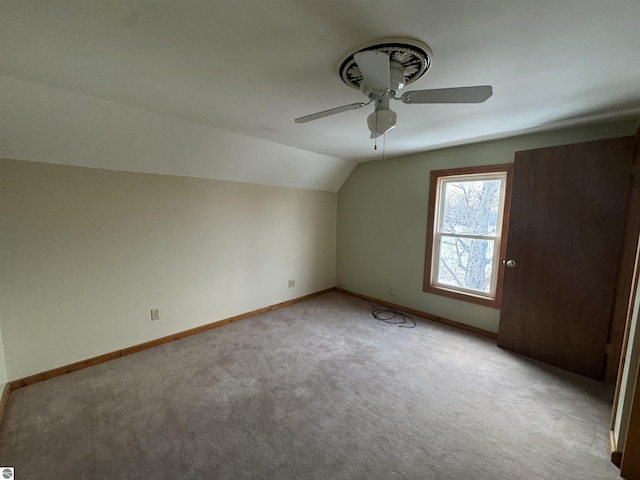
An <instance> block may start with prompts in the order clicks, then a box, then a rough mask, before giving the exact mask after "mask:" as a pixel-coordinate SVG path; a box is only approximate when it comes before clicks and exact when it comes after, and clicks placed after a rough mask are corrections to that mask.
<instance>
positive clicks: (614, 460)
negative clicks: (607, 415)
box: [609, 430, 622, 468]
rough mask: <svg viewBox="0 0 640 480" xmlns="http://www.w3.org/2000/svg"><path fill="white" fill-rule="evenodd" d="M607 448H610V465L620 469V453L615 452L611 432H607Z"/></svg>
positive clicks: (613, 437)
mask: <svg viewBox="0 0 640 480" xmlns="http://www.w3.org/2000/svg"><path fill="white" fill-rule="evenodd" d="M609 447H610V448H611V463H613V464H614V465H615V466H616V467H618V468H620V465H621V464H622V452H618V451H617V450H616V437H615V435H614V433H613V430H609Z"/></svg>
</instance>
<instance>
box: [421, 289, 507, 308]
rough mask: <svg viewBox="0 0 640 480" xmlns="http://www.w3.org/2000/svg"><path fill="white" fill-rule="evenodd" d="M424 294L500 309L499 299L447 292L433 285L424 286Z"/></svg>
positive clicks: (452, 291)
mask: <svg viewBox="0 0 640 480" xmlns="http://www.w3.org/2000/svg"><path fill="white" fill-rule="evenodd" d="M422 290H423V291H424V292H425V293H433V294H434V295H440V296H443V297H449V298H455V299H456V300H462V301H463V302H470V303H475V304H477V305H483V306H485V307H491V308H496V309H500V303H501V301H500V298H495V299H492V298H487V297H481V296H479V295H473V294H472V293H462V292H458V291H456V290H449V289H447V288H443V287H434V286H433V285H425V286H424V288H423V289H422Z"/></svg>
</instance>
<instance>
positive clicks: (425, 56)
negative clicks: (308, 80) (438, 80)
mask: <svg viewBox="0 0 640 480" xmlns="http://www.w3.org/2000/svg"><path fill="white" fill-rule="evenodd" d="M366 51H374V52H383V53H386V54H388V55H389V60H390V64H391V91H392V95H395V94H396V93H398V91H399V90H401V89H402V87H403V86H404V85H409V84H411V83H413V82H415V81H416V80H418V79H419V78H421V77H422V76H423V75H424V74H425V73H427V71H428V70H429V68H430V67H431V62H432V58H433V52H432V51H431V48H429V46H428V45H427V44H425V43H422V42H420V41H418V40H413V39H410V38H381V39H379V40H374V41H372V42H368V43H366V44H363V45H360V46H358V47H356V48H355V49H353V50H352V51H351V52H350V53H348V54H347V55H346V56H345V57H344V59H343V60H342V61H341V62H340V65H339V67H338V75H340V78H341V79H342V81H343V82H344V83H345V84H346V85H348V86H349V87H351V88H355V89H356V90H360V89H361V87H362V74H361V73H360V69H359V68H358V64H357V63H356V60H355V58H354V55H355V54H357V53H359V52H366ZM363 93H365V95H367V96H369V94H367V93H366V92H364V91H363Z"/></svg>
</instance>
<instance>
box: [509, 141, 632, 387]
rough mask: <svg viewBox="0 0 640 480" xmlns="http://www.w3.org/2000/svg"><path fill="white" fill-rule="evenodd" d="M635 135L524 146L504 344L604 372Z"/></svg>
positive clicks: (596, 374) (516, 186)
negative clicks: (536, 146) (554, 145)
mask: <svg viewBox="0 0 640 480" xmlns="http://www.w3.org/2000/svg"><path fill="white" fill-rule="evenodd" d="M633 148H634V137H621V138H615V139H609V140H599V141H594V142H586V143H580V144H574V145H565V146H560V147H550V148H543V149H538V150H530V151H524V152H517V153H516V157H515V163H514V172H513V189H512V195H511V213H510V217H509V231H508V237H507V253H506V259H505V260H513V261H514V262H515V266H513V267H511V268H505V272H504V287H503V288H504V289H503V298H502V306H501V312H500V327H499V332H498V345H499V346H500V347H503V348H506V349H508V350H512V351H514V352H517V353H521V354H523V355H527V356H529V357H533V358H535V359H538V360H541V361H543V362H546V363H550V364H552V365H557V366H559V367H562V368H565V369H567V370H571V371H573V372H576V373H579V374H582V375H585V376H588V377H591V378H595V379H601V378H602V375H603V368H604V360H605V352H606V345H607V338H608V333H609V324H610V318H611V312H612V307H613V300H614V296H615V286H616V281H617V274H618V266H619V259H620V254H621V247H622V240H623V234H624V227H625V219H626V211H627V201H628V196H629V186H630V179H631V163H632V155H633Z"/></svg>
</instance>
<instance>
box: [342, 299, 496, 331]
mask: <svg viewBox="0 0 640 480" xmlns="http://www.w3.org/2000/svg"><path fill="white" fill-rule="evenodd" d="M336 291H338V292H342V293H346V294H347V295H351V296H352V297H357V298H362V299H363V300H367V301H369V302H372V303H376V304H378V305H384V306H385V307H391V308H395V309H396V310H400V311H402V312H405V313H410V314H413V315H416V316H418V317H423V318H426V319H428V320H431V321H434V322H437V323H442V324H444V325H448V326H449V327H454V328H458V329H460V330H465V331H467V332H470V333H475V334H476V335H482V336H483V337H489V338H492V339H494V340H497V339H498V334H497V333H495V332H491V331H489V330H484V329H483V328H478V327H474V326H471V325H467V324H465V323H461V322H456V321H455V320H450V319H448V318H444V317H440V316H438V315H434V314H432V313H428V312H423V311H420V310H416V309H415V308H411V307H405V306H403V305H398V304H395V303H390V302H387V301H386V300H380V299H379V298H374V297H370V296H368V295H363V294H361V293H357V292H351V291H349V290H344V289H342V288H336Z"/></svg>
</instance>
